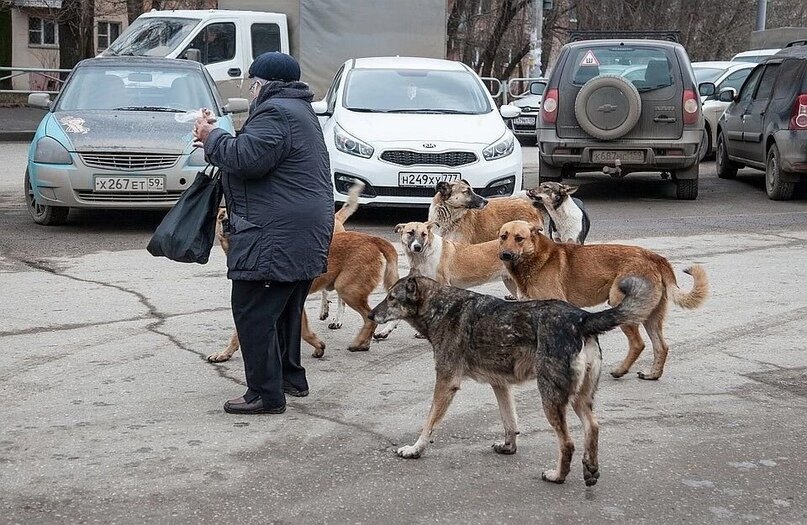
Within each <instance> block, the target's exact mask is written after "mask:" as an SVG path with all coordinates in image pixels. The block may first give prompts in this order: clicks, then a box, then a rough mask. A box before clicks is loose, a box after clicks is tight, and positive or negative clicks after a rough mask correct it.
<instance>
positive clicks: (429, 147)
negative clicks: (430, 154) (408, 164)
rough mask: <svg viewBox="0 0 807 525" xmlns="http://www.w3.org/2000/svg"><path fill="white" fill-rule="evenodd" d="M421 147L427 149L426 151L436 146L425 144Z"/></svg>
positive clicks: (429, 143)
mask: <svg viewBox="0 0 807 525" xmlns="http://www.w3.org/2000/svg"><path fill="white" fill-rule="evenodd" d="M423 147H424V148H427V149H433V148H436V147H437V144H432V143H431V142H427V143H426V144H424V145H423Z"/></svg>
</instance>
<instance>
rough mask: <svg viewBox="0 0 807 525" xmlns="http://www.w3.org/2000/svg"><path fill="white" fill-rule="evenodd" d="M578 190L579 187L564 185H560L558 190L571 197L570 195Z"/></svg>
mask: <svg viewBox="0 0 807 525" xmlns="http://www.w3.org/2000/svg"><path fill="white" fill-rule="evenodd" d="M578 188H580V186H567V185H566V184H562V185H561V187H560V189H561V191H562V192H563V193H565V194H566V195H571V194H572V193H574V192H576V191H577V190H578Z"/></svg>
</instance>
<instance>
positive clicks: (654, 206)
mask: <svg viewBox="0 0 807 525" xmlns="http://www.w3.org/2000/svg"><path fill="white" fill-rule="evenodd" d="M25 149H26V145H24V144H0V163H2V165H3V166H4V167H5V169H4V170H3V171H0V224H1V225H2V228H0V289H2V291H3V292H2V298H3V299H2V300H1V301H0V319H1V320H2V323H1V324H0V342H1V343H2V347H3V348H4V353H3V355H4V356H5V363H4V366H3V367H2V369H0V393H2V398H3V400H4V407H3V410H2V411H0V523H87V522H103V523H143V522H154V523H191V522H192V523H196V522H201V523H219V522H233V523H246V522H250V523H254V522H271V523H435V522H442V523H527V522H529V523H559V524H564V523H605V522H623V523H654V524H657V523H727V524H728V523H731V524H736V523H804V522H806V521H807V508H805V496H806V495H807V490H805V488H804V484H803V481H802V478H803V475H804V472H807V455H805V453H804V445H803V443H804V440H805V437H807V436H806V435H805V424H804V419H805V413H807V375H805V371H806V370H807V342H805V340H804V327H805V326H807V323H805V320H807V293H805V287H804V283H805V282H807V265H805V264H804V263H803V261H804V260H805V256H806V255H807V204H805V199H804V192H803V190H802V193H801V194H800V197H799V199H798V200H795V201H791V202H784V203H777V202H772V201H769V200H768V199H767V198H766V197H765V195H764V190H763V189H762V179H761V178H760V176H759V175H758V174H753V172H751V171H749V172H747V173H745V174H743V175H742V176H741V177H740V178H739V179H738V180H737V181H722V180H719V179H717V178H716V177H715V176H714V171H713V166H712V165H711V164H704V165H703V167H702V174H701V177H702V186H701V197H700V198H699V199H698V201H695V202H680V201H675V200H674V199H671V198H670V197H671V196H673V195H674V189H673V187H672V184H671V183H662V182H661V181H659V180H658V179H657V178H651V177H639V178H635V179H627V180H625V181H617V180H611V179H608V178H604V177H581V178H580V179H579V181H578V182H580V183H581V184H582V186H583V187H582V188H581V190H580V191H579V192H578V195H580V197H581V198H582V199H583V200H584V202H586V204H587V207H588V209H589V213H590V215H591V217H592V230H591V237H590V239H591V240H592V241H593V242H623V243H630V244H636V245H640V246H644V247H647V248H650V249H654V250H656V251H658V252H659V253H661V254H662V255H664V256H666V257H668V258H669V259H670V260H671V262H672V263H673V265H674V267H675V268H676V274H677V276H678V279H679V283H680V284H681V286H682V288H684V289H688V288H689V286H690V285H691V280H690V277H689V276H687V275H685V274H683V273H682V271H681V270H683V269H684V268H685V267H686V266H687V265H689V264H692V263H700V264H703V265H705V267H706V269H707V272H708V275H709V278H710V284H711V297H710V299H709V300H708V301H707V303H706V305H705V306H704V307H703V308H702V309H700V310H696V311H682V310H681V309H679V308H677V307H674V306H673V307H671V312H670V315H669V318H668V322H667V325H666V333H665V335H666V338H667V341H668V343H669V345H670V357H669V359H668V362H667V367H666V371H665V374H664V376H663V377H662V378H661V379H660V380H659V381H656V382H645V381H641V380H639V379H638V378H637V376H636V374H635V372H636V371H638V370H646V369H647V368H648V367H649V366H650V363H651V360H652V352H651V351H650V350H646V351H645V353H644V354H643V355H642V357H641V358H640V360H639V362H638V363H637V365H636V367H635V369H634V370H632V371H631V373H630V374H629V375H627V376H625V377H624V378H622V379H620V380H615V379H613V378H611V377H610V376H609V375H608V374H607V373H604V374H603V377H602V379H601V381H600V390H599V392H598V395H597V403H596V407H595V411H596V414H597V417H598V418H599V421H600V425H601V431H600V446H601V458H600V469H601V473H602V477H601V478H600V481H599V483H598V484H597V485H596V486H594V487H591V488H586V487H585V485H584V483H583V476H582V468H581V465H580V458H581V451H582V443H581V437H582V436H581V429H580V425H579V423H578V422H577V421H576V418H575V417H574V415H573V413H571V412H570V421H571V424H572V434H573V438H574V439H575V443H576V446H577V453H576V454H575V457H574V460H573V465H572V471H571V474H570V475H569V477H568V479H567V481H566V483H565V484H564V485H551V484H548V483H546V482H543V481H541V479H540V474H541V471H542V470H544V469H546V468H550V467H551V465H552V463H553V461H554V459H555V454H556V441H555V437H554V433H553V432H552V430H551V428H550V427H549V425H548V424H547V423H546V421H545V419H544V417H543V413H542V410H541V408H540V407H541V405H540V399H539V396H538V392H537V389H536V387H535V385H534V384H525V385H522V386H520V387H518V388H517V390H516V401H517V408H518V411H519V416H520V417H519V426H520V430H521V435H520V438H519V449H518V453H517V454H515V455H514V456H499V455H497V454H495V453H494V452H493V450H492V449H491V448H490V445H491V444H492V443H493V442H494V441H496V440H500V439H501V435H502V433H503V431H502V428H501V423H500V420H499V415H498V409H497V406H496V402H495V398H494V396H493V393H492V392H491V390H490V388H489V387H488V386H486V385H481V384H477V383H473V382H471V381H468V382H466V383H464V384H463V387H462V390H461V391H460V392H459V393H458V395H457V397H456V400H455V402H454V404H453V405H452V406H451V408H450V410H449V412H448V415H447V417H446V419H445V422H444V423H443V424H442V425H441V426H440V428H439V429H438V430H437V431H436V432H435V434H434V436H433V439H434V443H433V444H432V445H431V446H430V448H429V449H428V450H427V451H426V452H425V454H424V455H423V457H422V458H421V459H418V460H403V459H400V458H398V457H396V455H395V453H394V450H395V448H397V447H398V446H401V445H404V444H411V443H413V442H414V441H415V439H416V438H417V434H418V433H419V430H420V427H421V425H422V423H423V420H424V419H425V416H426V413H427V411H428V409H429V404H430V399H431V389H432V386H433V382H434V377H433V374H434V371H433V370H434V367H433V358H432V353H431V351H430V347H429V345H428V343H427V342H426V341H424V340H421V339H415V338H414V337H413V336H414V332H413V330H412V329H411V328H410V327H408V326H403V327H402V328H400V329H399V330H397V331H396V332H393V334H392V335H391V336H390V338H389V339H388V340H387V341H382V342H376V343H373V345H372V346H371V349H370V351H369V352H366V353H358V354H353V353H349V352H347V351H346V350H345V348H346V347H347V344H348V343H349V341H350V340H351V339H352V337H353V335H354V334H355V331H356V330H358V327H359V316H358V314H356V313H355V312H352V311H348V312H347V314H346V322H345V325H344V327H343V328H342V329H340V330H328V328H327V323H326V322H322V321H318V320H316V319H317V310H318V299H317V298H315V297H312V298H310V300H309V302H308V304H307V308H308V313H309V317H310V318H311V319H312V322H313V327H314V329H315V330H316V331H317V332H318V333H319V335H320V336H321V338H322V339H323V340H324V341H325V342H326V343H327V345H328V348H327V349H326V354H325V357H324V358H323V359H314V358H312V357H310V356H309V353H310V349H309V348H307V347H305V346H304V352H305V357H304V363H303V364H304V366H305V367H306V368H307V371H308V376H309V381H310V384H311V395H310V396H309V397H306V398H302V399H297V398H289V400H288V410H287V411H286V413H285V414H283V415H279V416H271V415H267V416H233V415H228V414H225V413H224V412H223V410H222V409H221V406H222V404H223V402H224V401H225V400H226V399H228V398H231V397H236V396H238V395H240V394H241V393H242V392H243V388H244V381H243V363H242V361H241V358H240V354H236V355H235V356H234V357H233V359H232V360H231V361H229V362H225V363H221V364H215V365H214V364H210V363H207V362H206V361H205V360H204V356H205V355H207V354H209V353H212V352H215V351H217V350H219V349H221V348H223V347H224V345H226V343H227V340H228V337H229V334H230V330H231V329H232V318H231V315H230V311H229V295H228V294H229V283H228V281H227V279H226V277H225V265H224V258H223V255H222V254H221V252H220V250H219V249H218V248H217V247H216V248H214V252H213V255H212V257H211V261H210V262H209V263H208V264H207V265H203V266H202V265H188V264H180V263H173V262H170V261H167V260H163V259H157V258H153V257H151V256H150V255H149V254H148V253H147V252H146V251H145V250H144V246H145V243H146V242H147V241H148V238H149V236H150V234H151V232H152V231H153V227H154V226H155V225H156V224H157V223H158V222H159V219H160V216H161V214H159V213H132V212H116V213H109V212H93V213H89V212H81V213H76V214H74V215H72V216H71V221H70V223H69V224H67V225H65V226H62V227H58V228H46V227H39V226H36V225H33V224H32V223H31V221H30V219H29V218H28V217H27V215H26V213H27V212H26V210H25V208H24V205H23V204H22V172H24V166H25ZM527 154H528V156H529V155H530V154H533V155H534V150H528V151H527ZM530 169H532V168H530ZM418 214H422V215H425V211H424V210H408V211H405V210H404V211H402V210H396V211H394V212H392V213H389V212H378V211H375V212H374V211H367V210H364V211H362V212H361V213H359V214H358V215H357V216H355V217H354V218H352V219H351V220H350V222H349V226H350V227H352V228H355V229H359V230H362V231H369V232H372V233H377V234H379V235H383V236H385V237H387V238H389V239H393V234H392V231H391V230H392V226H393V225H394V224H396V223H397V222H400V221H401V220H411V219H410V217H417V216H418ZM400 267H401V272H402V273H404V272H405V271H406V263H405V260H404V258H403V257H402V258H401V261H400ZM479 291H481V292H484V293H490V294H494V295H499V296H501V295H504V293H505V290H504V287H503V286H502V285H501V284H498V283H494V284H489V285H486V286H484V287H481V288H480V289H479ZM382 297H383V294H382V293H381V292H380V291H379V292H377V293H375V294H374V295H373V297H372V298H371V301H370V302H371V304H376V303H378V302H379V301H380V300H381V299H382ZM601 342H602V346H603V349H604V355H603V357H604V368H605V371H607V370H609V369H610V368H612V367H613V366H615V365H616V364H617V363H618V362H619V361H620V360H621V359H622V358H623V357H624V355H625V352H626V349H627V344H626V340H625V338H624V336H623V335H622V334H621V333H620V332H618V331H617V332H613V333H610V334H608V335H606V336H604V337H603V338H602V339H601Z"/></svg>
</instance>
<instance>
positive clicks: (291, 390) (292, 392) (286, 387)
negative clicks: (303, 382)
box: [283, 384, 308, 397]
mask: <svg viewBox="0 0 807 525" xmlns="http://www.w3.org/2000/svg"><path fill="white" fill-rule="evenodd" d="M283 392H285V393H287V394H288V395H290V396H294V397H305V396H307V395H308V390H297V389H296V388H294V387H293V386H291V385H288V384H284V385H283Z"/></svg>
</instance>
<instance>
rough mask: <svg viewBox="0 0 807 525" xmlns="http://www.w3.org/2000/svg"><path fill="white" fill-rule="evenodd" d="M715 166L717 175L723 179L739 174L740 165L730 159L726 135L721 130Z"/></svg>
mask: <svg viewBox="0 0 807 525" xmlns="http://www.w3.org/2000/svg"><path fill="white" fill-rule="evenodd" d="M715 168H717V176H718V177H720V178H721V179H733V178H735V177H736V176H737V170H738V169H739V168H740V166H739V165H738V164H737V163H736V162H734V161H733V160H731V159H729V150H728V148H727V147H726V137H725V136H724V135H723V133H722V132H720V133H719V134H718V135H717V150H715Z"/></svg>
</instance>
